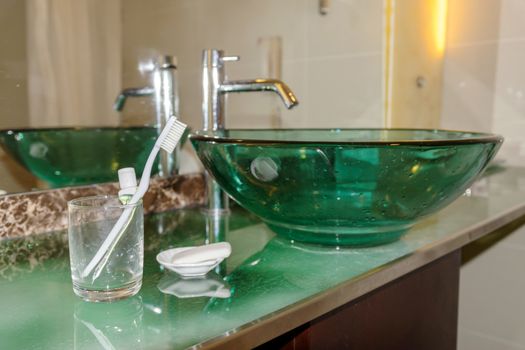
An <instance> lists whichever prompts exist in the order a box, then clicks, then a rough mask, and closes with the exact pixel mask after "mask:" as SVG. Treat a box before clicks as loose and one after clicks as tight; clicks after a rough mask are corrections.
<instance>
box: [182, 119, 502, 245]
mask: <svg viewBox="0 0 525 350" xmlns="http://www.w3.org/2000/svg"><path fill="white" fill-rule="evenodd" d="M190 139H191V141H192V143H193V146H194V147H195V149H196V150H197V154H198V155H199V157H200V159H201V160H202V162H203V163H204V166H205V167H206V168H207V170H208V171H209V172H210V173H211V174H212V176H213V177H214V178H215V180H216V181H217V183H218V184H219V185H220V186H221V187H222V188H223V189H224V190H225V191H226V192H227V193H228V194H229V195H230V196H231V197H232V198H233V199H235V200H236V201H237V202H238V203H239V204H240V205H241V206H243V207H245V208H246V209H248V210H249V211H251V212H253V213H254V214H256V215H257V216H259V217H260V218H261V219H262V220H263V221H264V222H265V223H266V224H267V225H268V226H269V227H270V228H271V229H272V230H273V231H275V232H276V233H277V234H279V235H281V236H284V237H286V238H288V239H291V240H297V241H303V242H310V243H320V244H332V245H357V246H359V245H376V244H382V243H386V242H391V241H394V240H397V239H398V238H399V237H401V236H402V235H403V234H404V233H405V232H406V231H407V230H408V229H409V228H410V227H411V226H413V225H414V224H415V223H416V222H417V220H418V219H421V218H423V217H425V216H427V215H430V214H432V213H434V212H436V211H437V210H439V209H441V208H443V207H445V206H446V205H447V204H449V203H451V202H452V201H454V200H455V199H456V198H457V197H458V196H460V195H461V194H462V193H463V192H464V191H465V190H466V189H467V188H468V187H469V186H470V185H471V184H472V182H473V181H474V180H475V179H476V177H477V176H478V175H479V174H480V173H481V172H482V171H483V169H484V168H485V167H486V166H487V164H488V162H489V161H490V160H491V159H492V158H493V157H494V155H495V154H496V152H497V150H498V149H499V147H500V145H501V143H502V142H503V138H502V137H501V136H498V135H492V134H482V133H471V132H454V131H444V130H398V129H346V130H343V129H333V130H313V129H309V130H300V129H296V130H227V131H223V132H222V134H221V135H219V136H217V134H211V133H204V132H200V133H196V134H194V135H191V136H190Z"/></svg>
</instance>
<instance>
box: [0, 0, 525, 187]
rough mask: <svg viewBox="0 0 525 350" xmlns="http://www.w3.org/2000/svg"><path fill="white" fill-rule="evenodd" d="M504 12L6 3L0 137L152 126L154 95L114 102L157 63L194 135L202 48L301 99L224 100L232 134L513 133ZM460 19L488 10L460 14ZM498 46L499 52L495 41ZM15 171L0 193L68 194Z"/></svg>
mask: <svg viewBox="0 0 525 350" xmlns="http://www.w3.org/2000/svg"><path fill="white" fill-rule="evenodd" d="M323 4H324V5H323ZM320 5H323V6H320ZM509 6H510V7H511V6H513V5H512V4H510V3H509V4H507V3H504V2H503V1H493V2H490V4H484V6H482V7H479V6H477V7H476V6H475V5H473V4H471V2H461V1H460V2H450V1H448V0H432V1H419V0H406V1H395V2H394V1H393V0H355V1H348V0H341V1H331V2H319V1H318V0H301V1H296V0H293V1H292V0H267V1H257V0H220V1H217V0H203V1H192V0H148V1H145V0H125V1H124V0H62V1H56V0H2V1H1V2H0V45H1V46H0V47H1V50H0V129H4V130H5V129H21V128H32V129H35V128H36V129H42V128H64V127H74V128H78V127H83V128H86V127H88V128H92V127H113V128H121V129H123V128H127V127H142V126H144V125H150V126H151V125H153V124H154V122H155V106H154V103H153V101H152V99H151V97H147V96H143V97H135V98H130V99H129V100H128V101H127V102H126V104H125V106H124V108H123V109H122V110H121V111H116V110H115V109H114V102H115V98H116V97H117V95H118V94H119V92H120V91H121V90H122V89H124V88H142V87H148V86H151V85H152V84H153V81H152V80H153V78H152V69H153V68H152V67H153V66H154V62H156V61H157V60H158V58H159V57H161V56H163V55H174V56H176V59H177V62H176V65H177V72H178V81H179V87H180V88H179V95H180V115H181V119H182V120H183V121H184V122H186V123H187V124H189V125H190V126H191V127H192V128H194V129H199V128H201V126H202V122H201V104H202V97H201V95H202V93H201V85H202V73H201V71H202V69H201V53H202V50H203V49H204V48H218V49H223V50H225V51H226V53H227V54H230V55H239V56H240V57H241V60H240V61H239V62H229V63H227V65H226V72H227V76H228V77H229V78H231V79H241V78H245V79H252V78H256V77H265V78H278V79H282V80H283V81H284V82H286V83H287V84H288V85H289V86H290V87H291V89H292V90H293V91H294V93H295V94H296V95H297V97H298V99H299V106H298V107H297V108H294V109H293V110H286V109H285V108H284V107H283V106H282V104H281V102H280V101H279V100H278V98H277V97H276V96H275V95H273V94H264V93H253V94H238V95H230V96H229V97H228V100H227V103H226V105H227V106H226V109H227V112H226V127H230V128H231V127H234V128H301V127H302V128H305V127H309V128H316V127H317V128H330V127H337V128H344V127H347V128H358V127H421V128H436V127H439V128H449V129H470V130H474V131H492V132H497V133H502V134H504V135H505V136H507V133H510V134H511V135H512V134H515V132H514V130H519V128H516V127H512V125H513V124H512V123H506V122H505V121H504V119H505V118H513V117H512V115H514V114H515V115H516V118H518V117H517V116H518V114H519V113H518V112H519V108H516V109H515V110H514V111H515V112H516V113H514V114H513V113H510V114H509V113H508V112H509V111H508V110H505V111H506V113H499V112H504V110H503V109H504V105H503V104H500V105H498V103H497V102H498V101H500V100H501V99H498V98H496V97H497V96H500V97H501V96H503V97H505V98H506V96H507V95H508V94H509V93H508V92H507V91H506V90H505V91H504V90H502V89H504V88H505V87H506V86H507V87H508V86H514V85H516V84H514V85H513V84H510V85H509V84H506V83H505V79H506V76H507V75H508V76H509V79H510V77H511V76H513V77H516V76H517V75H516V74H511V73H510V71H509V70H508V69H506V68H505V67H510V66H511V65H510V64H509V65H506V64H505V62H507V61H508V62H512V57H513V55H514V54H513V53H514V52H518V51H516V50H514V51H512V50H510V48H509V47H510V45H511V42H509V41H505V40H504V39H505V37H510V38H514V37H517V36H518V37H519V36H520V35H523V34H524V33H525V28H524V29H523V30H522V31H521V32H520V29H519V28H521V27H519V26H517V27H516V28H518V29H516V30H517V31H518V32H517V33H511V31H512V30H514V29H512V28H514V27H512V28H510V27H509V28H507V27H505V26H503V25H500V24H503V23H506V21H504V20H503V19H504V18H503V17H501V16H509V15H511V14H512V13H513V9H512V8H510V9H509ZM471 7H472V8H471ZM514 12H516V11H514ZM465 13H476V14H480V15H479V16H468V20H466V19H465V16H464V14H465ZM500 17H501V18H503V19H501V18H500ZM414 28H417V29H418V30H414ZM500 40H501V42H504V43H505V45H500V46H498V42H499V41H500ZM513 42H514V41H512V43H513ZM479 43H485V44H484V45H481V44H479ZM489 43H493V44H490V45H489ZM508 48H509V49H508ZM507 49H508V50H507ZM445 57H446V59H444V58H445ZM498 58H499V59H498ZM496 73H497V74H496ZM507 73H508V74H507ZM507 80H508V79H507ZM500 90H501V91H500ZM512 91H513V93H514V92H515V95H516V96H518V95H519V94H518V92H516V91H517V90H516V91H514V90H512ZM519 93H520V94H521V92H519ZM509 96H510V95H509ZM512 96H513V97H512V98H514V97H515V96H514V95H512ZM519 96H521V95H519ZM507 97H508V96H507ZM509 98H511V97H509ZM516 98H518V97H516ZM516 103H517V102H516ZM498 106H500V107H498ZM498 108H499V109H498ZM498 111H499V112H498ZM500 114H501V115H502V116H501V118H496V116H498V115H500ZM509 115H511V117H508V116H509ZM519 120H521V119H519ZM505 128H507V129H509V130H506V129H505ZM518 136H519V135H516V138H515V141H513V140H512V139H510V140H509V138H508V137H507V141H506V144H509V142H510V143H512V142H514V144H513V145H514V146H512V147H514V148H516V147H518V148H516V149H515V150H514V151H513V150H512V149H509V151H508V152H507V150H506V149H502V151H501V152H500V153H501V154H505V153H508V154H518V153H519V152H517V151H516V150H519V149H521V148H519V147H521V143H520V142H521V139H519V137H518ZM85 147H94V146H93V143H91V144H89V143H88V142H85ZM505 147H506V146H505ZM522 148H523V147H522ZM25 152H26V154H30V155H31V153H32V155H33V156H35V155H36V156H38V155H42V154H44V153H45V152H46V149H45V147H42V146H41V145H39V144H37V146H35V147H33V148H31V147H29V148H28V149H27V150H26V151H25ZM522 153H523V152H522ZM519 154H521V153H519ZM71 157H74V156H71ZM524 158H525V156H523V157H522V158H520V159H521V160H522V161H523V160H524ZM65 159H68V158H67V157H66V158H65ZM18 163H19V161H17V159H16V157H13V156H12V155H7V154H6V153H5V151H0V190H4V191H6V192H8V193H12V192H20V191H28V190H32V189H35V188H46V187H49V186H51V185H52V186H60V184H56V183H55V184H51V185H50V183H49V182H48V181H44V180H42V179H37V178H35V177H34V176H33V175H32V174H31V173H30V172H29V171H27V170H25V169H24V168H23V167H22V166H20V165H19V164H18ZM87 170H89V168H87ZM115 170H116V169H115ZM56 171H58V172H60V171H61V170H60V169H56ZM57 176H59V175H57ZM115 180H116V176H115ZM93 182H97V180H96V179H94V180H93Z"/></svg>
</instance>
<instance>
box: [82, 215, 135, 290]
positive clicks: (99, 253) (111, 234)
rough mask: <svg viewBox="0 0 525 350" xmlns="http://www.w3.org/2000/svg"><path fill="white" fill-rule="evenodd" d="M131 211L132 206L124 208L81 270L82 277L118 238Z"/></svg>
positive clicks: (85, 275) (84, 276)
mask: <svg viewBox="0 0 525 350" xmlns="http://www.w3.org/2000/svg"><path fill="white" fill-rule="evenodd" d="M132 212H133V209H132V208H126V209H124V211H123V212H122V214H121V215H120V217H119V218H118V220H117V222H116V223H115V225H114V226H113V228H112V229H111V231H110V232H109V235H108V236H107V237H106V239H105V240H104V242H103V243H102V245H101V246H100V248H99V249H98V251H97V253H96V254H95V256H94V257H93V259H91V261H90V262H89V264H88V265H87V266H86V268H85V269H84V271H83V272H82V277H83V278H86V277H87V276H88V275H89V274H90V273H91V271H93V269H94V268H95V267H96V266H97V265H98V263H99V262H100V260H101V259H102V258H103V257H104V254H106V252H107V251H108V249H109V248H111V246H112V243H113V241H114V240H116V239H118V236H119V233H120V232H121V231H122V232H123V230H122V228H123V226H124V225H125V224H126V221H128V219H129V218H130V216H131V213H132ZM103 265H105V264H103ZM102 267H104V266H102ZM100 270H101V268H100ZM94 279H95V278H93V280H94Z"/></svg>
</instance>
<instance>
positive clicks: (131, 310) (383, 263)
mask: <svg viewBox="0 0 525 350" xmlns="http://www.w3.org/2000/svg"><path fill="white" fill-rule="evenodd" d="M524 213H525V169H521V168H509V169H506V170H503V171H495V172H492V173H487V175H486V176H485V177H483V178H482V179H481V180H480V181H478V182H477V183H476V184H475V185H474V186H473V188H472V189H471V191H470V193H469V194H468V195H464V196H462V197H461V198H459V199H458V200H457V201H455V202H454V203H453V204H452V205H451V206H449V207H448V208H446V209H445V210H443V211H441V212H439V213H438V214H437V215H434V216H431V217H429V218H427V219H426V220H424V221H423V222H422V223H420V224H419V225H417V226H416V227H415V228H413V229H412V230H410V231H409V233H408V234H407V235H405V236H404V237H402V238H401V240H399V241H397V242H394V243H391V244H387V245H383V246H378V247H369V248H340V249H338V248H335V247H321V246H315V245H305V244H293V243H290V242H288V241H285V240H283V239H281V238H278V237H276V236H275V235H274V234H273V233H272V232H271V231H270V230H269V229H268V228H266V226H264V224H262V223H261V222H260V221H259V220H258V219H256V218H255V217H254V216H252V215H250V214H248V213H247V212H245V211H244V210H242V209H239V208H236V209H234V210H233V211H232V214H231V215H229V216H226V217H225V218H224V219H223V220H222V221H221V222H219V223H217V222H216V223H213V222H212V221H210V220H208V219H207V217H206V215H205V214H203V212H201V211H200V210H198V209H191V210H179V211H175V212H170V213H163V214H157V215H152V216H149V217H147V218H146V223H145V249H146V255H145V267H144V281H143V287H142V289H141V291H140V292H139V294H138V295H137V296H135V297H133V298H129V299H125V300H122V301H118V302H114V303H87V302H83V301H81V300H80V299H79V298H78V297H76V296H75V295H74V294H73V291H72V286H71V279H70V271H69V260H68V251H67V235H66V233H65V232H54V233H49V234H45V235H38V236H33V237H26V238H22V239H10V240H4V241H1V242H0V310H1V312H0V345H1V346H0V347H1V348H2V349H72V348H75V349H99V348H101V349H159V348H160V349H181V348H187V347H191V346H194V345H199V344H200V345H206V344H202V343H206V342H213V341H216V340H217V339H222V340H223V341H228V339H231V340H232V341H235V337H236V334H239V333H242V332H244V333H245V334H246V332H248V333H249V332H250V330H251V329H255V328H256V327H258V325H260V324H261V323H264V321H265V320H268V319H270V320H274V319H278V318H279V317H281V316H282V317H285V314H289V313H290V311H293V310H297V309H300V308H302V307H305V305H307V304H308V301H309V300H312V299H313V298H319V297H322V296H323V295H325V294H326V293H327V292H328V291H334V290H337V289H338V288H342V287H341V286H343V285H345V286H348V285H351V284H352V283H357V282H356V281H360V283H365V284H366V281H367V279H368V278H371V276H374V275H377V274H380V273H381V271H385V270H388V269H389V268H391V267H392V266H394V265H396V264H402V263H403V262H405V264H406V262H410V261H411V260H410V259H411V257H414V256H425V257H427V258H428V259H432V256H435V257H439V256H440V255H439V254H444V252H445V251H446V249H458V248H459V247H460V246H461V245H463V244H466V243H468V242H469V241H470V240H472V239H475V238H479V237H481V236H482V235H483V234H486V233H489V232H490V231H491V230H494V228H495V227H497V226H498V225H499V226H501V225H502V224H504V222H508V221H509V220H512V219H515V218H516V217H517V216H520V215H523V214H524ZM207 228H208V229H207ZM214 228H215V229H214ZM207 230H208V231H209V232H210V234H209V235H208V236H209V237H208V238H212V239H215V240H226V241H228V242H230V243H231V244H232V248H233V253H232V256H231V257H230V258H229V259H227V260H226V261H225V262H224V263H223V264H221V266H220V268H219V269H218V271H217V272H213V273H211V274H210V275H208V277H207V278H208V280H209V281H212V282H213V284H214V285H223V289H226V290H228V289H229V290H230V294H231V295H230V297H226V298H224V295H222V296H223V298H221V297H194V298H179V297H176V296H174V295H171V294H164V293H162V292H161V291H160V290H159V288H158V286H159V285H160V286H169V285H173V284H176V283H179V286H180V282H181V281H182V282H183V284H184V288H185V289H186V290H191V289H194V290H196V289H198V288H200V287H199V286H200V285H199V283H201V282H202V280H200V281H199V280H194V281H191V280H189V281H188V280H184V281H183V280H181V279H179V278H178V277H176V276H174V275H171V274H169V273H167V272H165V271H163V270H162V269H161V268H160V266H159V265H158V264H157V262H156V261H155V255H156V254H157V253H158V252H159V251H161V250H164V249H167V248H171V247H176V246H188V245H196V244H203V243H204V242H205V241H206V239H207V235H206V231H207ZM212 231H214V232H215V234H212ZM213 236H215V238H213ZM434 253H435V254H434ZM438 253H439V254H438ZM435 257H434V259H435ZM193 282H195V283H196V284H192V283H193ZM386 282H387V281H385V283H386ZM332 295H333V294H332ZM321 311H322V310H321ZM328 311H330V310H326V311H325V312H328ZM224 337H226V338H225V339H224ZM208 344H210V343H208ZM232 348H234V346H233V345H232Z"/></svg>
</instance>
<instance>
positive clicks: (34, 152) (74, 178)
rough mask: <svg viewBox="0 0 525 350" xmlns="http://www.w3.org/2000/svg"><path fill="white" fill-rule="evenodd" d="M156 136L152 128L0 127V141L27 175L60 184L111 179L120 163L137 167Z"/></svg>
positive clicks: (55, 184) (115, 179)
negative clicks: (0, 128)
mask: <svg viewBox="0 0 525 350" xmlns="http://www.w3.org/2000/svg"><path fill="white" fill-rule="evenodd" d="M156 137H157V129H156V128H154V127H129V128H78V129H75V128H56V129H25V130H2V131H0V144H1V145H2V146H3V149H4V150H5V151H6V152H7V153H8V154H9V155H10V156H11V157H12V158H14V159H15V160H16V161H17V162H18V163H20V164H21V165H22V166H23V167H25V168H26V169H27V170H29V171H30V172H31V173H32V174H33V175H35V176H36V177H38V178H39V179H41V180H44V181H46V182H48V183H49V184H50V185H51V186H52V187H61V186H68V185H83V184H91V183H99V182H108V181H117V170H118V169H120V168H123V167H130V166H132V167H134V168H135V169H137V170H138V169H143V168H144V164H145V163H146V159H147V157H148V155H149V152H150V151H151V148H152V147H153V144H154V143H155V140H156ZM154 169H157V167H154ZM137 175H138V176H140V172H139V173H138V174H137Z"/></svg>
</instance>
